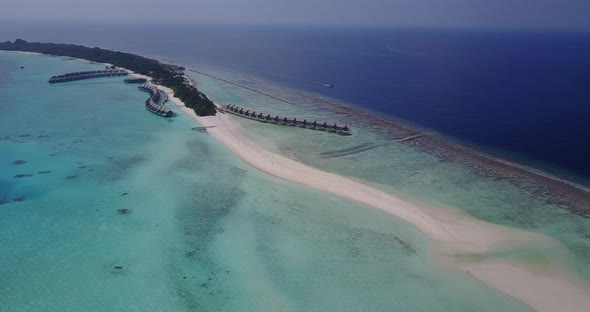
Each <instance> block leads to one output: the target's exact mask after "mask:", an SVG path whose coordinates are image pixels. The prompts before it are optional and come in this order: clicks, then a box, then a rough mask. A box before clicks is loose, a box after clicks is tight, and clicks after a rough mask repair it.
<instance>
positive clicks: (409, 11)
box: [0, 0, 590, 30]
mask: <svg viewBox="0 0 590 312" xmlns="http://www.w3.org/2000/svg"><path fill="white" fill-rule="evenodd" d="M152 17H156V21H157V22H158V23H160V22H168V23H172V22H178V23H224V24H225V23H231V24H302V25H308V24H314V25H317V24H344V25H348V24H353V25H359V24H365V25H387V26H401V27H446V28H448V27H451V28H511V29H580V30H590V0H561V1H560V0H141V1H139V0H3V1H2V10H0V20H5V21H6V20H10V21H13V20H20V21H32V20H36V21H48V20H49V21H64V22H68V21H92V22H94V21H109V22H124V21H126V22H143V21H149V20H150V18H152Z"/></svg>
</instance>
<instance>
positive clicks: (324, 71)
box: [0, 24, 590, 180]
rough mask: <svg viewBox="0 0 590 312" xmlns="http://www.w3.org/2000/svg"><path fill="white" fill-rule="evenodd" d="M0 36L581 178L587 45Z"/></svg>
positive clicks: (581, 36)
mask: <svg viewBox="0 0 590 312" xmlns="http://www.w3.org/2000/svg"><path fill="white" fill-rule="evenodd" d="M3 26H4V27H2V28H1V29H0V40H2V41H4V40H14V39H16V38H23V39H25V40H29V41H53V42H68V43H79V44H84V45H89V46H100V47H103V48H112V49H118V50H123V51H128V52H135V53H140V54H144V55H148V56H156V57H159V58H161V59H165V60H171V61H175V62H179V63H183V64H188V65H190V66H194V67H195V68H202V67H206V66H214V67H216V68H225V69H229V70H234V71H239V72H243V73H246V74H250V75H254V76H258V77H262V78H265V79H267V80H270V81H272V82H275V83H278V84H280V85H284V86H287V87H290V88H294V89H300V90H304V91H309V92H313V93H317V94H320V95H323V96H327V97H331V98H335V99H338V100H341V101H344V102H348V103H351V104H353V105H356V106H358V107H362V108H364V109H368V110H371V111H375V112H377V113H380V114H383V115H387V116H390V117H392V118H394V119H396V120H401V121H405V122H408V123H410V124H414V125H417V126H420V127H424V128H428V129H432V130H435V131H437V132H439V133H441V134H443V135H446V136H449V137H452V138H454V139H457V140H459V141H463V142H465V143H468V144H471V145H474V146H477V147H478V148H480V149H483V150H485V151H488V152H491V153H494V154H497V155H501V156H503V157H507V158H510V159H513V160H519V161H522V162H525V163H526V164H529V165H533V166H537V167H542V168H544V169H546V170H549V171H552V172H554V173H555V172H557V173H560V174H562V175H565V176H567V177H569V178H572V179H576V180H579V179H587V178H588V177H590V144H589V143H588V135H590V123H589V121H590V34H588V33H566V32H509V31H490V30H481V31H474V30H471V31H464V30H444V31H441V30H424V29H423V30H407V29H406V30H400V29H379V28H361V29H358V28H357V29H353V28H347V27H300V26H299V27H286V26H281V27H276V26H275V27H270V26H266V27H263V26H212V25H207V26H196V25H193V26H171V25H170V26H158V27H155V26H150V25H131V24H129V25H110V26H105V25H76V27H72V26H73V25H55V24H54V25H41V24H39V25H35V24H33V25H16V24H5V25H3ZM114 34H116V36H115V35H114ZM154 38H157V40H155V41H154ZM328 84H333V85H334V87H333V88H328V87H326V86H325V85H328Z"/></svg>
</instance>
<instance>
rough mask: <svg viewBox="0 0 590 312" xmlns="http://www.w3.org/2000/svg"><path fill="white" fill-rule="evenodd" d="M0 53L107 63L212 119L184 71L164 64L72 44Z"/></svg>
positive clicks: (211, 108)
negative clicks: (149, 81) (167, 91)
mask: <svg viewBox="0 0 590 312" xmlns="http://www.w3.org/2000/svg"><path fill="white" fill-rule="evenodd" d="M0 50H6V51H25V52H37V53H43V54H50V55H58V56H69V57H75V58H81V59H85V60H89V61H93V62H97V63H110V64H113V65H114V66H118V67H122V68H126V69H129V70H132V71H134V72H136V73H138V74H142V75H147V76H150V77H152V78H154V82H155V83H158V84H160V85H163V86H166V87H169V88H170V89H172V90H174V96H176V97H178V98H179V99H181V100H182V101H183V102H184V103H185V104H186V106H188V107H190V108H191V109H193V110H194V111H195V113H197V115H199V116H209V115H215V113H216V109H215V105H214V104H213V102H212V101H211V100H209V98H207V96H206V95H205V94H203V93H202V92H200V91H199V90H197V89H196V88H195V87H193V86H191V85H190V84H189V82H188V80H187V79H186V78H185V77H184V72H183V71H184V67H182V66H176V65H170V64H163V63H160V62H158V61H156V60H152V59H149V58H146V57H143V56H139V55H135V54H131V53H124V52H118V51H111V50H104V49H100V48H89V47H85V46H80V45H73V44H56V43H40V42H26V41H24V40H21V39H16V40H15V41H14V42H10V41H6V42H2V43H0Z"/></svg>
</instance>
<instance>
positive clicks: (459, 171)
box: [191, 68, 590, 280]
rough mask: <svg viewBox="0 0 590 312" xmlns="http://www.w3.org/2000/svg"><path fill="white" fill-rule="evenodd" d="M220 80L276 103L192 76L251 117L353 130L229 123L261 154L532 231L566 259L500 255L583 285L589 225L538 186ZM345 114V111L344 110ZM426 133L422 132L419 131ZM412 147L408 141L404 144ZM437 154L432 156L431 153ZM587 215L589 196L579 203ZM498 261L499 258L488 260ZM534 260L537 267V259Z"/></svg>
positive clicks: (350, 119) (546, 252)
mask: <svg viewBox="0 0 590 312" xmlns="http://www.w3.org/2000/svg"><path fill="white" fill-rule="evenodd" d="M207 71H208V73H209V74H213V75H214V76H216V77H221V78H223V79H227V80H230V81H233V82H238V83H239V84H241V85H244V86H247V87H249V88H254V89H256V90H261V91H263V92H264V93H266V94H270V95H273V96H277V97H280V98H281V99H285V100H287V102H282V101H278V100H276V99H274V98H270V97H267V96H264V95H261V94H259V93H254V92H251V91H249V90H246V89H244V88H240V87H237V86H235V85H231V84H227V83H224V82H221V81H219V80H215V79H212V78H210V77H206V76H203V75H199V74H197V73H194V72H192V73H191V74H192V75H193V77H194V78H195V79H196V80H197V81H198V82H199V86H200V88H201V89H202V90H203V91H204V92H205V93H206V94H208V95H209V96H210V97H212V98H213V99H214V100H216V101H217V102H219V103H233V104H237V105H239V106H243V107H246V108H248V109H253V110H256V111H262V112H268V113H270V114H279V115H281V116H285V115H287V116H295V117H297V118H298V119H302V118H308V120H314V119H317V120H327V121H332V122H338V123H345V124H349V125H352V129H353V135H352V136H337V135H333V134H328V133H322V132H317V131H310V130H305V129H296V128H291V127H281V126H274V125H269V124H264V123H259V122H256V121H251V120H247V119H243V118H239V117H235V118H234V119H235V120H236V121H237V122H239V123H240V124H241V125H242V126H243V129H244V134H245V135H247V136H249V137H250V138H251V139H253V140H255V141H257V142H259V143H260V144H262V145H263V146H265V147H266V148H268V149H270V150H272V151H275V152H277V153H280V154H283V155H285V156H288V157H290V158H292V159H295V160H298V161H301V162H303V163H306V164H309V165H312V166H314V167H317V168H322V169H324V170H328V171H331V172H335V173H338V174H342V175H346V176H350V177H353V178H355V179H359V180H361V181H364V182H365V183H369V184H372V185H374V186H376V187H378V188H381V189H383V190H386V191H388V192H391V193H394V194H397V195H398V196H402V197H405V198H408V199H410V200H415V201H420V202H426V203H429V204H432V205H436V206H449V207H457V208H460V209H462V210H463V211H466V212H467V213H469V214H471V215H473V216H475V217H477V218H479V219H481V220H484V221H487V222H491V223H496V224H502V225H508V226H512V227H516V228H520V229H524V230H527V231H533V232H538V233H541V234H544V235H547V236H549V237H552V238H555V239H557V240H558V241H560V242H561V243H563V244H564V245H565V246H566V247H567V248H568V249H569V251H571V254H569V255H567V256H565V257H564V255H563V254H561V253H556V252H555V251H554V250H550V249H546V248H543V247H542V246H528V247H527V246H521V248H518V249H516V250H510V251H507V252H506V253H502V254H501V255H504V256H505V257H506V258H510V259H513V258H514V257H513V255H526V256H520V257H517V258H519V259H528V260H530V261H532V262H535V261H548V262H553V263H557V264H559V265H564V266H566V267H569V268H571V269H572V270H574V271H575V272H576V274H581V275H580V276H583V277H584V278H586V279H587V280H590V260H589V259H590V239H589V237H590V218H587V217H582V216H580V215H577V214H575V213H572V211H571V208H570V207H568V206H565V205H563V204H557V203H556V202H555V200H554V199H555V198H552V197H551V196H550V195H549V194H547V192H546V191H545V190H544V189H543V187H542V186H540V185H538V184H535V183H533V182H532V181H527V180H523V179H519V180H510V179H504V178H500V176H501V175H502V174H495V173H494V172H493V171H492V172H486V171H483V173H482V170H481V169H480V168H477V167H475V166H474V165H466V164H463V163H462V162H461V161H460V160H461V155H456V156H455V158H456V159H459V161H454V160H452V159H451V160H448V159H447V158H445V157H441V156H439V155H437V153H436V152H432V153H427V152H424V150H423V149H422V148H421V147H420V148H419V147H417V146H416V145H413V144H406V143H403V142H396V141H395V139H394V138H396V137H403V136H400V134H399V133H398V134H396V133H395V130H396V129H391V131H390V130H389V129H388V128H384V127H383V125H382V124H373V123H371V122H370V120H371V119H370V118H365V115H366V113H363V112H354V111H353V112H352V113H351V111H350V109H348V108H346V107H347V106H346V104H343V105H338V104H336V105H334V104H333V100H329V99H328V101H325V100H324V99H322V98H318V97H317V96H314V95H312V94H308V93H303V92H300V91H297V90H290V89H286V88H283V87H280V86H277V85H273V84H272V83H269V82H268V81H263V80H260V79H258V78H255V77H249V76H244V75H242V74H239V73H236V72H231V71H225V70H220V69H212V68H209V69H207ZM343 108H344V109H343ZM426 131H427V130H426ZM410 143H411V142H410ZM434 151H436V150H434ZM580 200H581V201H582V202H578V203H577V204H578V206H579V207H585V208H582V209H588V208H589V207H590V197H586V199H580ZM493 256H500V255H497V254H495V255H493ZM539 259H541V260H539Z"/></svg>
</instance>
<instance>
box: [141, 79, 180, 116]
mask: <svg viewBox="0 0 590 312" xmlns="http://www.w3.org/2000/svg"><path fill="white" fill-rule="evenodd" d="M137 88H138V89H139V90H141V91H144V92H147V93H149V94H150V97H149V98H148V99H147V100H145V108H146V109H147V110H149V111H150V112H152V113H154V114H156V115H158V116H162V117H173V116H174V112H173V111H171V110H169V109H168V108H166V107H164V106H163V105H162V104H164V102H166V101H167V100H168V96H167V95H166V94H164V93H162V92H160V90H158V88H156V87H155V86H153V85H149V84H144V85H141V86H139V87H137Z"/></svg>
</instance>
